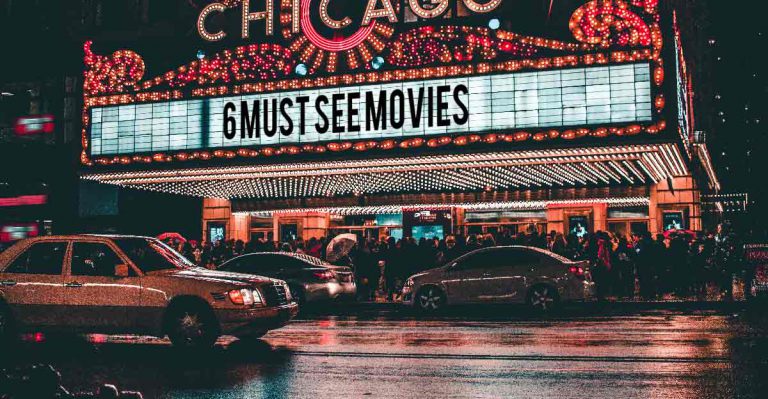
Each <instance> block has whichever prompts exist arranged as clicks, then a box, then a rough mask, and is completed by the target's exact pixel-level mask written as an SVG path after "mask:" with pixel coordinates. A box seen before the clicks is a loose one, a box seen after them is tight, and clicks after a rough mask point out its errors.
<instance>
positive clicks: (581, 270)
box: [568, 266, 585, 280]
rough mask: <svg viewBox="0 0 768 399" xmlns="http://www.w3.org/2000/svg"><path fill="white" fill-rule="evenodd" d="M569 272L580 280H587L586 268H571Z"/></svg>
mask: <svg viewBox="0 0 768 399" xmlns="http://www.w3.org/2000/svg"><path fill="white" fill-rule="evenodd" d="M568 272H569V273H571V274H573V275H574V277H577V278H580V279H582V280H583V279H584V278H585V274H584V268H583V267H581V266H570V267H569V268H568Z"/></svg>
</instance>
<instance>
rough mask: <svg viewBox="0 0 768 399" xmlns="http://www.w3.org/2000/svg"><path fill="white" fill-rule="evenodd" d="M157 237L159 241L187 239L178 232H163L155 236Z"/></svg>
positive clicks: (182, 240)
mask: <svg viewBox="0 0 768 399" xmlns="http://www.w3.org/2000/svg"><path fill="white" fill-rule="evenodd" d="M157 239H158V240H160V241H168V240H176V241H180V242H187V239H186V238H184V236H182V235H181V234H179V233H163V234H160V235H159V236H157Z"/></svg>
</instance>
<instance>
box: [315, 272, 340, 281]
mask: <svg viewBox="0 0 768 399" xmlns="http://www.w3.org/2000/svg"><path fill="white" fill-rule="evenodd" d="M312 274H313V275H314V276H315V277H317V278H319V279H320V280H333V278H334V277H336V276H335V275H334V274H333V272H332V271H330V270H326V271H322V272H314V273H312Z"/></svg>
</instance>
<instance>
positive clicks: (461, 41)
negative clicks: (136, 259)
mask: <svg viewBox="0 0 768 399" xmlns="http://www.w3.org/2000/svg"><path fill="white" fill-rule="evenodd" d="M573 2H578V0H574V1H573ZM206 3H207V5H206V6H204V7H203V8H202V9H201V11H200V13H199V15H198V18H197V21H196V23H197V29H198V32H199V33H200V35H201V37H202V38H203V39H204V40H207V41H219V40H223V39H224V38H225V37H227V35H231V36H235V35H239V36H241V37H243V38H248V39H249V40H251V41H252V42H253V41H254V40H257V39H256V36H257V33H256V30H255V29H259V30H261V28H262V27H261V26H260V25H258V24H261V23H263V24H264V30H263V31H260V32H259V33H258V36H259V37H262V38H263V39H264V40H265V41H267V42H268V43H262V44H256V43H254V44H249V45H246V46H240V47H236V48H233V49H225V50H223V51H221V52H218V53H215V54H211V55H205V54H204V55H202V56H200V57H199V59H197V60H193V61H191V62H189V63H187V64H185V65H182V66H180V67H179V68H177V69H175V70H172V71H168V72H166V73H163V74H160V75H157V76H155V77H152V78H145V77H144V75H145V73H146V72H147V70H148V69H147V66H146V64H145V60H144V59H143V58H142V57H141V56H140V55H139V54H138V53H136V52H134V51H131V50H120V51H116V52H115V53H113V54H111V55H109V56H105V55H98V54H96V53H95V52H94V51H93V50H92V46H93V44H92V43H91V42H88V43H86V45H85V52H86V57H85V64H86V67H87V70H86V72H85V80H84V93H85V107H84V111H83V122H84V125H85V129H84V130H83V152H82V155H81V160H82V162H83V163H84V164H85V165H115V164H123V165H124V164H131V163H147V164H149V163H154V162H171V161H181V162H183V161H189V160H198V161H205V160H209V159H216V158H221V159H232V158H238V157H244V158H251V157H263V156H288V155H297V154H302V153H323V152H326V151H335V152H340V151H369V150H379V151H386V150H389V149H392V148H403V149H407V148H415V147H421V146H424V147H440V146H446V145H455V146H465V145H484V144H493V145H497V146H498V145H500V144H502V143H516V142H521V141H527V140H534V141H552V140H575V139H579V138H582V137H597V138H601V137H607V136H620V135H636V134H657V133H659V132H661V131H663V130H664V129H665V127H666V123H665V121H664V120H663V119H662V118H661V116H660V115H661V112H662V110H663V109H664V106H665V99H664V97H663V95H662V94H661V93H660V90H659V87H660V86H661V85H662V83H663V81H664V69H663V66H662V63H661V58H660V57H661V47H662V44H663V41H662V37H661V29H660V28H659V15H658V12H657V0H593V1H584V2H583V4H582V5H581V6H578V7H577V8H576V9H575V10H574V11H573V12H572V15H571V17H570V22H569V26H568V28H569V30H570V31H571V33H572V34H573V38H574V39H575V40H571V41H561V40H555V39H550V38H545V37H535V36H525V35H521V34H517V33H514V32H511V31H507V30H504V29H501V28H500V26H499V24H488V23H485V24H484V25H482V26H477V25H476V24H475V25H471V26H456V25H451V23H452V21H457V20H455V19H451V18H448V17H449V16H454V14H456V12H455V10H456V9H457V7H459V6H460V7H461V9H462V10H463V12H464V13H465V14H466V13H469V14H471V15H485V13H487V12H490V11H494V10H496V9H497V8H499V7H501V5H502V4H503V0H407V1H406V0H401V1H394V0H370V1H362V2H349V4H353V3H354V4H360V7H359V8H360V9H359V10H356V9H354V7H346V6H343V7H342V6H340V5H341V4H342V3H344V4H347V0H276V1H274V2H272V1H260V2H256V1H248V0H219V1H217V2H212V3H208V2H206ZM404 10H408V11H409V12H410V13H411V14H413V15H416V16H417V17H418V18H422V22H424V21H430V22H429V23H430V24H431V25H423V24H419V25H418V26H411V25H408V24H405V25H404V24H402V22H404V21H403V20H402V18H403V17H402V16H403V15H404ZM227 15H229V17H230V18H231V17H232V16H236V17H237V18H238V19H239V20H240V21H241V22H242V23H241V24H240V29H239V31H238V29H232V27H231V26H229V27H227V26H224V25H221V24H219V23H217V18H219V17H226V16H227ZM438 17H440V18H438ZM432 21H434V24H432ZM257 22H258V24H257ZM270 38H275V40H272V39H270ZM278 38H279V39H278Z"/></svg>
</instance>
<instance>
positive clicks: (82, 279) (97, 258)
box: [64, 242, 141, 332]
mask: <svg viewBox="0 0 768 399" xmlns="http://www.w3.org/2000/svg"><path fill="white" fill-rule="evenodd" d="M71 259H72V261H71V263H70V268H69V270H68V273H67V274H66V275H65V284H64V287H65V289H66V296H65V300H64V302H65V303H66V304H67V305H69V306H70V307H71V308H74V309H77V310H78V311H77V312H76V313H75V314H73V315H72V316H71V317H70V318H69V325H70V326H71V327H73V328H76V329H83V330H93V329H96V330H98V331H103V332H113V331H116V332H119V331H125V330H128V329H130V327H132V326H133V325H134V324H135V322H136V319H135V318H136V314H137V313H138V311H139V310H140V305H141V278H140V277H139V276H138V275H136V273H135V272H134V271H133V270H132V269H130V267H129V276H128V277H117V276H115V267H116V266H118V265H128V262H127V260H125V259H123V258H122V257H121V256H120V255H118V254H117V253H116V252H115V251H114V250H113V249H112V248H111V247H110V246H109V245H107V244H106V243H103V242H75V243H74V244H73V245H72V258H71Z"/></svg>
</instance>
